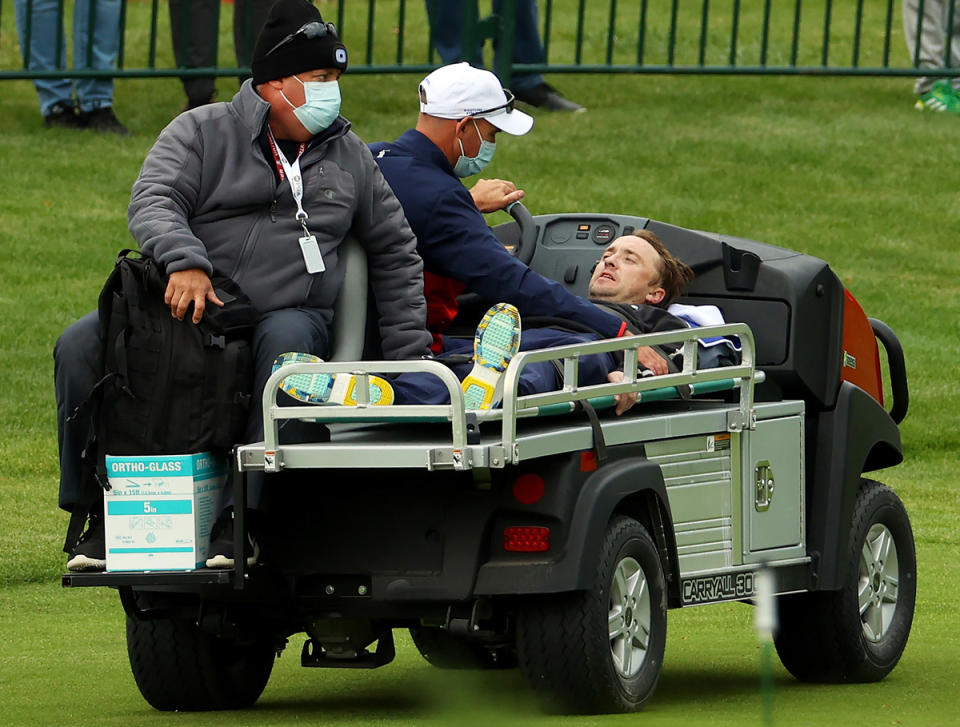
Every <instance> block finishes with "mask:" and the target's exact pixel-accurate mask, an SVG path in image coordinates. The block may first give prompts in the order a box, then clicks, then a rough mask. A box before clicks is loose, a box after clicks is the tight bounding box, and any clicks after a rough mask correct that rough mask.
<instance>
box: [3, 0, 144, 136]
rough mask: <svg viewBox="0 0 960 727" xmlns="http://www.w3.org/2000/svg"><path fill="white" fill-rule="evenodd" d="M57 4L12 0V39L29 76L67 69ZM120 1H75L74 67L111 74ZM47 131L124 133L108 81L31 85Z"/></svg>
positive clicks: (60, 80)
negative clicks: (14, 27) (14, 30)
mask: <svg viewBox="0 0 960 727" xmlns="http://www.w3.org/2000/svg"><path fill="white" fill-rule="evenodd" d="M64 7H65V6H64V4H63V3H62V2H61V1H60V0H14V12H15V14H16V20H17V35H18V38H19V41H20V49H21V52H22V54H23V58H24V63H25V66H26V68H27V69H28V70H31V71H53V70H58V69H64V68H66V56H67V38H66V35H65V33H64V30H63V13H64ZM122 7H123V2H122V0H76V2H75V3H74V6H73V67H74V68H75V69H77V70H81V69H95V70H112V69H114V68H115V67H116V61H117V53H118V51H119V48H120V34H121V32H122V28H121V24H120V21H121V15H122ZM33 85H34V88H36V90H37V96H38V97H39V99H40V113H41V114H43V117H44V121H45V123H46V124H47V125H48V126H62V127H68V128H92V129H94V130H97V131H112V132H115V133H120V134H125V133H127V130H126V128H124V127H123V125H122V124H120V122H119V121H117V120H116V116H115V115H114V113H113V110H112V109H113V79H112V78H78V79H68V78H41V79H37V80H35V81H34V82H33Z"/></svg>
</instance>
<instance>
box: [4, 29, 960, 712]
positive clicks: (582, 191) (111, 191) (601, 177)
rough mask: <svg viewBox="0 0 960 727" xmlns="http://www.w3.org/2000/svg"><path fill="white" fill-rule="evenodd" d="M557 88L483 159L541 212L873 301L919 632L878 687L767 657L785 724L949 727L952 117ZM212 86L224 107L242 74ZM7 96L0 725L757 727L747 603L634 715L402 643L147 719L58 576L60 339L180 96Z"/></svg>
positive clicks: (710, 84)
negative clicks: (809, 279) (554, 111)
mask: <svg viewBox="0 0 960 727" xmlns="http://www.w3.org/2000/svg"><path fill="white" fill-rule="evenodd" d="M5 31H6V28H5ZM418 80H419V79H418V77H416V76H410V75H384V76H365V77H364V76H352V77H351V76H350V75H349V74H348V75H347V76H345V78H344V80H343V83H342V90H343V95H344V106H343V113H344V115H345V116H347V117H348V118H349V119H351V121H353V124H354V130H355V131H356V132H357V133H358V134H360V136H361V137H363V138H364V139H367V140H369V141H374V140H381V139H391V138H394V137H395V136H397V135H399V134H400V133H401V132H402V131H403V130H405V129H406V128H407V127H408V126H410V125H412V124H413V122H414V120H415V116H416V84H417V81H418ZM551 80H552V81H553V82H554V84H555V85H556V86H558V87H559V88H560V89H561V90H562V91H563V92H564V93H565V94H566V95H568V96H570V97H571V98H573V99H575V100H576V101H578V102H580V103H583V104H585V105H586V106H588V107H589V109H590V110H589V111H588V112H587V113H585V114H579V115H576V116H556V115H550V114H546V113H539V114H537V124H536V126H535V127H534V130H533V131H532V132H531V134H530V135H529V136H527V137H525V138H502V139H501V141H500V143H498V148H497V155H496V159H495V161H494V163H493V165H492V166H491V167H490V169H489V172H488V176H497V177H502V178H509V179H514V180H516V181H517V183H518V184H519V185H520V186H521V187H522V188H524V189H525V190H526V191H527V193H528V197H527V200H526V202H527V206H528V207H529V208H530V209H531V211H532V212H533V213H534V214H540V213H551V212H568V211H603V212H629V213H632V214H639V215H646V216H649V217H652V218H654V219H658V220H663V221H666V222H670V223H674V224H678V225H682V226H686V227H692V228H696V229H704V230H711V231H718V232H723V233H726V234H730V235H737V236H741V237H747V238H753V239H758V240H763V241H765V242H770V243H773V244H777V245H781V246H784V247H787V248H791V249H796V250H801V251H803V252H806V253H809V254H812V255H816V256H818V257H821V258H823V259H825V260H827V261H828V262H829V263H830V264H831V266H832V268H833V269H834V270H835V271H836V273H837V274H838V275H839V277H840V278H841V280H843V282H844V283H845V284H846V285H847V287H848V288H849V289H850V290H851V292H852V293H853V294H854V295H855V296H856V297H857V298H858V300H859V301H860V303H861V304H862V305H863V307H864V308H865V309H866V311H867V313H868V315H871V316H875V317H878V318H881V319H883V320H884V321H885V322H886V323H888V324H889V325H891V326H892V327H893V328H894V330H895V331H897V332H898V334H899V336H900V338H901V341H902V342H903V344H904V348H905V351H906V357H907V365H908V371H909V376H910V384H911V409H910V414H909V415H908V418H907V420H906V421H905V422H904V424H903V425H902V434H903V440H904V449H905V461H904V463H903V464H902V465H900V466H899V467H896V468H894V469H891V470H889V471H887V472H882V473H878V474H876V475H874V476H875V477H877V478H878V479H881V480H883V481H885V482H887V483H888V484H890V485H891V486H892V487H894V489H896V490H897V491H898V493H899V494H900V496H901V497H902V498H903V500H904V502H905V504H906V506H907V509H908V511H909V513H910V515H911V518H912V521H913V527H914V532H915V536H916V539H917V550H918V561H919V572H918V582H919V594H918V605H917V617H916V621H915V624H914V631H913V634H912V637H911V640H910V643H909V644H908V646H907V650H906V652H905V655H904V658H903V660H902V662H901V664H900V666H899V667H898V668H897V669H896V670H895V671H894V672H893V674H891V675H890V677H888V678H887V679H886V680H885V681H883V682H881V683H878V684H872V685H853V686H842V687H837V686H820V685H802V684H799V683H797V682H795V681H794V680H793V679H792V678H790V677H789V675H788V674H787V673H786V672H785V671H784V670H783V669H782V667H780V666H779V664H777V665H776V668H775V679H776V681H775V684H776V694H775V697H774V723H775V724H778V725H809V724H817V723H819V724H825V725H829V724H851V723H858V722H864V721H869V722H870V723H872V724H877V725H887V724H889V725H896V724H904V725H945V726H946V725H954V724H956V723H957V717H956V708H955V703H954V701H953V696H952V695H953V692H954V691H955V688H956V685H957V684H960V657H958V654H960V633H958V629H957V625H956V624H957V607H956V604H957V603H958V601H960V586H958V581H960V567H958V565H957V564H958V563H960V546H958V537H957V536H958V525H957V523H958V517H960V489H958V487H957V476H956V469H957V465H958V456H957V452H958V451H960V428H958V423H960V417H958V415H957V410H958V406H960V395H958V381H957V379H958V375H957V373H958V368H960V366H958V360H960V300H958V282H957V281H958V279H960V262H958V252H960V243H958V234H957V231H958V229H960V185H958V174H957V171H956V169H957V156H958V144H957V139H958V134H960V118H945V117H942V116H936V115H927V114H921V113H917V112H914V111H913V110H912V109H911V104H912V97H911V93H910V86H911V83H910V81H909V80H908V79H899V80H897V79H887V80H876V79H817V78H791V79H783V78H729V77H667V76H615V77H611V76H602V75H594V76H588V75H571V76H555V77H553V78H552V79H551ZM218 85H219V87H220V90H221V93H220V97H221V98H228V97H229V95H230V93H231V92H232V90H233V89H234V88H235V86H236V83H235V81H233V80H231V79H224V80H221V81H220V82H219V83H218ZM2 90H3V94H4V102H3V108H2V111H0V185H2V194H0V431H2V434H0V463H2V467H0V704H2V705H3V709H2V711H3V717H2V718H0V722H2V723H3V724H4V725H11V726H12V725H73V724H78V723H81V722H87V721H90V722H96V723H97V724H118V725H119V724H123V725H125V726H129V725H141V724H157V723H161V722H163V723H165V724H166V723H173V722H176V723H177V724H189V725H195V724H196V725H205V724H231V725H248V724H250V725H252V724H257V725H260V724H311V723H325V724H351V725H353V724H355V725H401V724H403V725H406V724H450V723H454V722H455V723H458V724H462V725H468V724H478V725H481V724H482V725H486V724H510V723H530V724H555V723H561V724H564V723H566V724H577V725H593V724H598V725H599V724H603V725H608V724H610V725H617V724H624V725H626V724H631V725H632V724H641V723H642V724H649V725H672V724H678V725H679V724H684V725H688V724H690V723H691V722H693V723H697V724H707V725H743V724H762V712H761V700H760V695H759V692H758V686H759V682H760V676H759V664H760V651H759V647H758V645H757V643H756V640H755V637H754V634H753V630H752V627H751V618H752V612H751V609H750V608H749V607H746V606H742V605H738V604H734V605H722V606H714V607H705V608H699V609H692V610H687V611H682V612H677V611H675V612H671V614H670V631H669V634H670V635H669V638H668V647H667V655H666V663H665V666H664V671H663V677H662V681H661V684H660V688H659V690H658V693H657V694H656V696H655V697H654V699H653V701H652V703H651V704H650V706H649V707H648V708H647V709H646V710H645V712H644V713H643V714H642V715H639V716H610V717H596V718H562V719H560V718H555V717H552V718H549V719H548V718H546V717H542V716H540V715H539V713H538V712H537V710H536V707H535V705H534V704H533V702H532V700H531V699H530V697H529V695H528V694H527V692H526V690H525V687H524V685H523V682H522V679H521V677H520V675H519V673H518V672H506V673H480V674H449V673H443V672H440V671H438V670H436V669H433V668H431V667H429V666H428V665H426V664H425V662H423V661H422V660H421V659H420V657H419V656H418V655H417V653H416V651H415V649H414V648H413V647H412V645H411V644H410V643H409V641H408V640H406V639H401V643H400V650H399V655H398V658H397V661H396V662H395V663H394V664H392V665H390V666H388V667H385V668H383V669H381V670H377V671H373V672H355V671H337V670H330V671H321V670H308V669H302V668H301V667H300V666H299V649H300V645H301V643H302V637H299V638H295V639H293V640H292V641H291V645H290V647H289V648H288V650H287V651H286V652H285V653H284V655H283V657H282V658H281V659H280V660H279V661H278V663H277V666H276V671H275V673H274V677H273V679H272V680H271V683H270V684H269V685H268V687H267V690H266V692H265V694H264V696H263V697H262V698H261V700H260V702H258V705H257V707H256V708H255V709H253V710H251V711H248V712H243V713H240V714H210V715H186V716H185V715H167V714H159V713H156V712H154V711H153V710H152V709H151V708H150V707H149V706H148V705H147V704H146V703H145V702H143V701H142V699H141V698H140V696H139V693H138V692H137V689H136V686H135V685H134V683H133V680H132V677H131V676H130V672H129V668H128V666H127V664H126V654H125V646H124V637H123V614H122V611H121V609H120V605H119V601H118V599H117V598H116V595H115V593H113V592H112V591H100V590H85V589H80V590H76V591H62V590H60V589H59V587H58V577H59V574H60V573H61V570H62V568H63V565H64V562H65V558H64V556H63V554H62V553H61V552H60V545H61V540H62V535H63V530H64V527H65V525H66V517H65V515H64V513H63V512H61V511H59V510H58V509H57V494H56V493H57V476H58V466H57V460H56V442H57V434H56V417H55V407H54V400H53V383H52V359H51V351H52V348H53V344H54V342H55V340H56V337H57V335H59V333H60V331H61V330H62V329H63V328H64V327H65V326H66V325H68V324H69V323H70V322H71V321H73V320H75V319H76V318H77V317H79V316H80V315H82V314H84V313H86V312H87V311H89V310H91V309H92V308H93V307H94V306H95V303H96V296H97V293H98V291H99V288H100V286H101V285H102V283H103V280H104V278H105V277H106V275H107V273H108V272H109V270H110V268H111V266H112V263H113V258H114V257H115V255H116V253H117V252H118V251H119V250H120V249H122V248H123V247H127V246H130V245H132V240H131V239H130V238H129V236H128V234H127V232H126V204H127V201H128V197H129V190H130V186H131V184H132V183H133V181H134V179H135V177H136V174H137V171H138V169H139V166H140V163H141V161H142V159H143V157H144V155H145V154H146V152H147V151H148V149H149V147H150V145H151V143H152V141H153V139H154V138H155V137H156V134H157V133H158V132H159V131H160V129H161V128H162V127H163V125H164V124H165V123H166V122H167V121H168V120H169V119H170V118H172V116H173V115H175V114H176V113H177V111H178V110H179V108H180V106H181V105H182V103H183V99H182V91H181V89H180V87H179V84H178V82H177V81H175V80H129V81H121V82H119V83H118V84H117V94H116V97H117V113H118V116H119V117H120V118H121V120H122V121H123V122H124V123H125V124H127V125H128V126H129V127H130V129H131V130H132V131H133V132H134V133H133V135H132V136H131V137H129V138H123V139H119V138H113V137H110V138H107V137H102V136H97V135H95V134H93V133H88V132H65V131H50V130H46V129H44V128H42V126H41V123H40V117H39V114H38V112H37V109H36V97H35V94H34V92H33V89H32V88H31V86H30V84H29V83H26V82H4V83H3V84H2ZM498 219H499V218H497V217H495V218H494V219H493V221H497V220H498ZM809 345H811V346H816V345H818V342H817V341H810V342H809Z"/></svg>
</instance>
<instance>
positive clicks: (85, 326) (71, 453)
mask: <svg viewBox="0 0 960 727" xmlns="http://www.w3.org/2000/svg"><path fill="white" fill-rule="evenodd" d="M251 345H252V348H253V364H254V387H255V388H254V391H255V392H261V391H263V385H264V384H265V383H266V381H267V379H268V378H269V377H270V373H271V370H272V367H273V361H274V359H275V358H276V357H277V356H279V355H280V354H281V353H284V352H286V351H306V352H309V353H312V354H314V355H316V356H320V357H322V358H326V357H327V356H328V355H329V347H330V336H329V333H328V324H327V322H326V320H324V318H323V317H322V316H321V315H320V314H319V313H318V312H317V311H314V310H311V309H308V308H285V309H281V310H276V311H272V312H270V313H266V314H264V315H263V316H262V317H261V318H260V321H259V322H258V323H257V327H256V328H255V329H254V332H253V336H252V338H251ZM102 348H103V343H102V339H101V338H100V320H99V316H98V315H97V312H96V311H94V312H92V313H88V314H87V315H85V316H84V317H83V318H81V319H80V320H78V321H76V322H75V323H73V324H71V325H70V326H69V327H67V329H66V330H65V331H64V332H63V334H62V335H61V336H60V338H59V339H58V340H57V343H56V345H55V346H54V349H53V361H54V368H53V377H54V387H55V389H56V395H57V434H58V441H59V444H60V501H59V503H60V507H61V508H63V509H64V510H67V511H71V512H72V511H73V509H74V507H75V506H76V505H77V504H78V503H84V502H87V501H89V500H90V498H91V494H93V495H94V496H95V495H96V493H91V488H92V487H94V486H95V485H94V483H93V482H84V481H83V479H82V476H83V470H82V467H81V454H82V452H83V448H84V446H86V443H87V438H88V434H89V431H90V430H89V424H90V422H89V420H88V419H78V420H74V421H72V422H68V421H67V417H68V416H69V415H70V414H71V413H72V412H73V410H74V409H76V407H77V406H79V405H80V404H82V403H83V402H84V401H85V400H86V399H87V397H88V396H89V395H90V392H91V391H92V389H93V387H94V385H95V384H96V383H97V381H99V380H100V377H101V376H102V375H103V372H102V368H103V364H102V358H101V349H102ZM289 403H295V402H293V400H290V401H289ZM291 424H294V425H297V424H299V422H295V421H293V422H291ZM261 439H263V402H262V400H261V398H260V396H259V394H258V395H256V396H254V397H253V398H252V401H251V404H250V413H249V416H248V419H247V431H246V441H248V442H257V441H259V440H261ZM262 481H263V474H262V473H260V472H252V473H250V476H249V477H248V485H249V498H250V500H249V501H250V504H251V505H252V506H254V507H256V506H257V505H258V504H259V501H260V496H261V492H260V490H261V487H262Z"/></svg>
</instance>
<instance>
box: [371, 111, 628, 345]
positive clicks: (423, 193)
mask: <svg viewBox="0 0 960 727" xmlns="http://www.w3.org/2000/svg"><path fill="white" fill-rule="evenodd" d="M370 150H371V151H372V152H373V158H374V159H375V160H376V162H377V164H379V165H380V170H381V171H382V172H383V176H384V177H386V179H387V183H388V184H389V185H390V187H391V188H392V189H393V192H394V194H396V195H397V198H398V199H399V200H400V204H401V205H402V206H403V213H404V215H405V216H406V218H407V221H408V222H409V223H410V227H411V228H413V232H414V234H415V235H416V236H417V252H419V253H420V257H422V258H423V267H424V270H425V271H426V272H428V273H432V274H433V275H438V276H443V277H446V278H452V279H453V280H456V281H460V282H461V283H463V285H464V286H465V287H466V290H468V291H470V292H472V293H476V294H478V295H479V296H481V297H482V298H484V299H486V300H489V301H506V302H508V303H513V304H514V305H515V306H517V309H518V310H519V311H520V314H521V315H526V316H552V317H557V318H566V319H569V320H574V321H578V322H580V323H583V324H585V325H587V326H589V327H590V328H592V329H593V330H595V331H597V332H599V333H601V334H602V335H603V336H605V337H607V338H615V337H616V336H618V335H620V333H621V332H622V329H623V321H622V320H620V319H619V318H617V317H616V316H613V315H611V314H610V313H607V312H604V311H602V310H600V309H599V308H597V307H596V306H594V305H593V304H592V303H590V302H588V301H586V300H584V299H583V298H580V297H579V296H576V295H574V294H573V293H570V292H569V291H567V289H566V288H564V287H563V286H562V285H560V284H559V283H557V282H556V281H553V280H550V279H549V278H545V277H543V276H542V275H540V274H539V273H536V272H534V271H533V270H531V269H530V268H529V267H528V266H526V265H524V264H523V263H522V262H520V261H519V260H517V259H516V258H515V257H513V255H511V254H510V253H509V252H507V250H506V249H504V247H503V245H502V244H501V243H500V241H499V240H498V239H497V238H496V236H495V235H494V234H493V232H491V230H490V228H489V227H488V226H487V223H486V220H485V219H484V217H483V214H482V213H481V212H480V211H479V210H478V209H477V206H476V205H475V204H474V202H473V198H472V197H471V196H470V192H469V191H468V190H467V188H466V187H464V186H463V184H462V183H461V182H460V179H459V178H458V177H457V176H456V174H454V172H453V167H452V166H450V162H449V161H448V160H447V158H446V156H445V155H444V154H443V152H442V151H440V149H439V148H437V146H436V145H435V144H434V143H433V142H432V141H430V139H428V138H427V137H426V136H424V135H423V134H421V133H420V132H419V131H416V130H415V129H410V130H409V131H407V132H405V133H404V134H403V135H402V136H401V137H400V138H399V139H397V140H396V141H395V142H393V143H387V142H379V143H375V144H371V145H370ZM429 287H430V286H428V288H429ZM425 292H426V291H425ZM427 295H428V297H429V293H427ZM427 308H428V316H427V317H428V322H427V327H428V328H430V329H431V332H433V333H437V332H438V331H436V330H435V327H431V323H435V321H430V318H431V315H430V310H431V309H434V310H435V309H436V306H435V305H433V302H432V301H430V300H428V301H427ZM446 323H449V321H446Z"/></svg>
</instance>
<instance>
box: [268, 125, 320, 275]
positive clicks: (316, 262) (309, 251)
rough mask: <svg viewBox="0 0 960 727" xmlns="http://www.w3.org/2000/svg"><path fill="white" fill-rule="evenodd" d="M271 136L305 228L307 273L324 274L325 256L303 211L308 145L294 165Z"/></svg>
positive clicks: (303, 249)
mask: <svg viewBox="0 0 960 727" xmlns="http://www.w3.org/2000/svg"><path fill="white" fill-rule="evenodd" d="M269 134H270V149H271V150H272V151H273V158H274V161H275V162H276V163H277V165H278V167H279V171H280V178H281V181H282V180H283V178H284V177H286V179H287V181H288V182H289V183H290V192H291V193H292V194H293V201H294V202H296V203H297V214H296V218H297V221H298V222H299V223H300V226H301V227H302V228H303V236H302V237H301V238H299V242H300V252H301V254H302V255H303V263H304V265H306V268H307V272H308V273H310V274H311V275H313V274H314V273H322V272H323V271H324V270H326V269H327V268H326V266H325V265H324V264H323V255H321V254H320V245H319V244H318V243H317V238H316V237H315V236H314V235H312V234H310V230H309V229H308V228H307V220H308V219H309V217H308V216H307V213H306V211H305V210H304V209H303V176H302V175H301V173H300V157H301V156H302V155H303V152H304V150H305V149H306V146H307V145H306V144H301V145H300V148H299V149H298V150H297V158H296V159H295V160H294V162H293V164H291V163H290V162H289V161H287V157H286V155H285V154H284V153H283V150H282V149H281V148H280V146H279V145H278V144H277V142H276V140H275V139H274V138H273V132H272V131H271V132H269Z"/></svg>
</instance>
